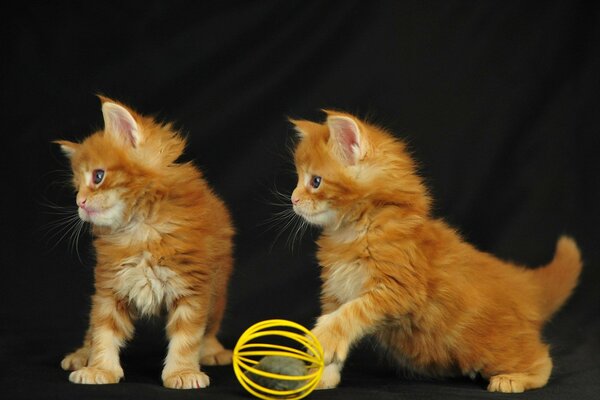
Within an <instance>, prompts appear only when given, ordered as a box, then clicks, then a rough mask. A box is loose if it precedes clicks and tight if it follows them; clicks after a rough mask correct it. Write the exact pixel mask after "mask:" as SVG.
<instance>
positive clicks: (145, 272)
mask: <svg viewBox="0 0 600 400" xmlns="http://www.w3.org/2000/svg"><path fill="white" fill-rule="evenodd" d="M101 101H102V114H103V116H104V130H101V131H98V132H96V133H94V134H92V135H91V136H89V137H88V138H87V139H85V140H84V141H83V142H82V143H72V142H68V141H64V140H60V141H57V142H56V143H58V144H60V145H61V147H62V150H63V151H64V153H65V154H66V155H67V156H68V157H69V158H70V160H71V166H72V169H73V182H74V185H75V188H76V190H77V205H78V206H79V217H80V218H81V219H82V220H84V221H87V222H90V223H91V224H92V226H93V234H94V237H95V240H94V246H95V249H96V257H97V265H96V268H95V293H94V295H93V296H92V310H91V314H90V327H89V329H88V331H87V334H86V336H85V340H84V343H83V346H82V347H81V348H80V349H79V350H77V351H75V352H74V353H71V354H69V355H67V356H66V357H65V358H64V359H63V360H62V363H61V365H62V367H63V369H65V370H72V371H73V372H72V373H71V375H70V376H69V380H70V381H71V382H74V383H87V384H102V383H116V382H118V381H119V380H120V379H121V378H123V369H122V368H121V365H120V363H119V349H120V348H121V347H122V346H123V345H124V343H125V342H126V341H127V340H128V339H130V338H131V337H132V336H133V330H134V325H133V321H134V320H135V318H136V317H138V316H152V315H158V314H160V313H161V311H163V310H166V312H167V314H168V323H167V327H166V331H167V336H168V338H169V349H168V353H167V357H166V359H165V366H164V369H163V372H162V381H163V384H164V385H165V386H166V387H170V388H180V389H190V388H203V387H206V386H208V385H209V378H208V376H207V375H206V374H204V373H203V372H201V371H200V361H202V363H203V364H206V365H214V364H219V365H221V364H228V363H230V362H231V351H229V350H225V349H224V348H223V346H222V345H221V344H220V343H219V341H218V340H217V337H216V334H217V332H218V330H219V326H220V324H221V319H222V317H223V311H224V308H225V303H226V296H227V284H228V280H229V277H230V275H231V270H232V263H233V258H232V237H233V234H234V230H233V228H232V225H231V220H230V217H229V213H228V211H227V209H226V208H225V206H224V204H223V202H222V201H221V200H219V198H217V196H216V195H215V194H214V193H213V192H212V190H211V189H210V188H209V187H208V185H207V183H206V182H205V181H204V180H203V178H202V175H201V173H200V172H199V171H198V170H197V169H196V168H195V167H194V166H193V165H192V164H191V163H186V164H178V163H176V160H177V158H178V157H179V156H180V155H181V154H182V152H183V149H184V146H185V141H184V139H183V138H181V137H180V136H179V135H178V134H177V133H176V132H174V131H173V130H172V127H171V126H170V125H169V124H166V125H163V124H158V123H156V122H154V121H153V120H152V119H151V118H148V117H144V116H141V115H139V114H137V113H135V112H133V111H132V110H130V109H129V108H127V107H125V106H123V105H122V104H118V103H117V102H114V101H112V100H109V99H106V98H103V97H101Z"/></svg>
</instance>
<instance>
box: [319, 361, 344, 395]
mask: <svg viewBox="0 0 600 400" xmlns="http://www.w3.org/2000/svg"><path fill="white" fill-rule="evenodd" d="M341 379H342V376H341V374H340V367H339V365H338V364H329V365H328V366H326V367H325V369H324V370H323V375H321V380H320V381H319V383H318V384H317V387H316V389H317V390H322V389H333V388H335V387H337V385H338V384H339V383H340V380H341Z"/></svg>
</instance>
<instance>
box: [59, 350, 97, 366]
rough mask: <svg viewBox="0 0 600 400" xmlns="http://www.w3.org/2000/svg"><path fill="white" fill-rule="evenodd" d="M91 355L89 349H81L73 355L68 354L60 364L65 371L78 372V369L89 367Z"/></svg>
mask: <svg viewBox="0 0 600 400" xmlns="http://www.w3.org/2000/svg"><path fill="white" fill-rule="evenodd" d="M89 355H90V352H89V351H88V350H87V349H85V348H81V349H79V350H77V351H74V352H73V353H70V354H67V355H66V356H65V358H63V360H62V361H61V362H60V366H61V368H62V369H64V370H65V371H77V370H78V369H81V368H83V367H86V366H87V363H88V358H89Z"/></svg>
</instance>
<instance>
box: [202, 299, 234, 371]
mask: <svg viewBox="0 0 600 400" xmlns="http://www.w3.org/2000/svg"><path fill="white" fill-rule="evenodd" d="M226 299H227V292H226V288H221V291H220V292H219V295H218V296H213V305H212V312H211V315H210V316H209V319H208V323H207V325H206V334H205V336H204V339H203V340H202V348H201V350H200V364H201V365H229V364H231V360H232V358H233V352H232V351H231V350H228V349H226V348H224V347H223V345H222V344H221V343H220V342H219V339H217V332H219V329H220V327H221V320H222V319H223V314H224V312H225V305H226Z"/></svg>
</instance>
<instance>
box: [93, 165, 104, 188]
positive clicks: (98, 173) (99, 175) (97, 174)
mask: <svg viewBox="0 0 600 400" xmlns="http://www.w3.org/2000/svg"><path fill="white" fill-rule="evenodd" d="M103 179H104V170H103V169H95V170H94V171H93V172H92V181H93V182H94V184H95V185H98V184H99V183H100V182H102V180H103Z"/></svg>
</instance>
